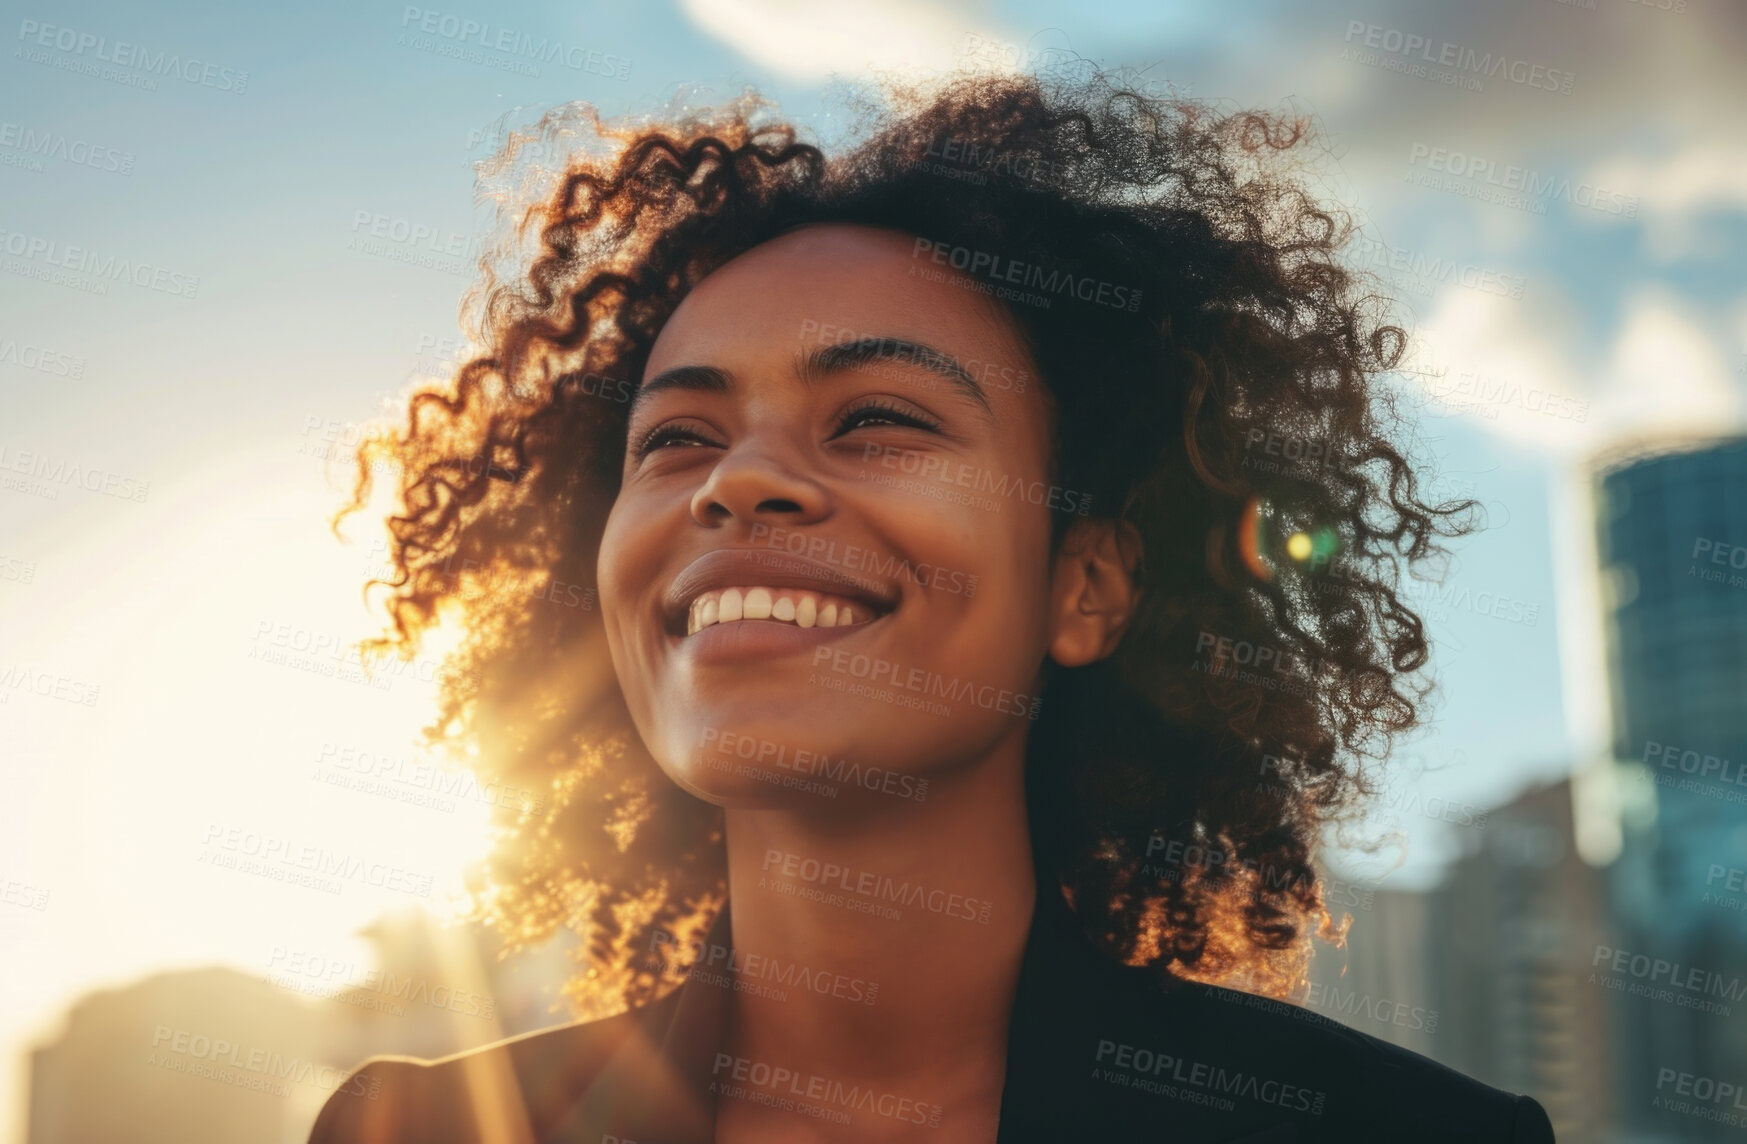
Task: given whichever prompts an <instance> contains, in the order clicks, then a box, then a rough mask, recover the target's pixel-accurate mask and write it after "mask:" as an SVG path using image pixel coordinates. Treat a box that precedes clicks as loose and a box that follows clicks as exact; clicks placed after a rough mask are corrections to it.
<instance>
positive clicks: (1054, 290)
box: [910, 238, 1140, 311]
mask: <svg viewBox="0 0 1747 1144" xmlns="http://www.w3.org/2000/svg"><path fill="white" fill-rule="evenodd" d="M910 253H911V256H912V257H916V258H920V257H924V256H926V257H927V258H929V259H931V260H932V261H933V262H935V263H936V264H937V265H940V266H950V267H952V268H953V269H954V270H963V271H965V272H966V273H968V274H970V275H971V276H972V277H973V278H974V277H977V276H979V275H980V276H982V277H985V278H988V279H989V280H990V281H993V282H1007V283H1010V284H1012V285H1015V286H1024V287H1025V288H1027V289H1029V290H1036V291H1039V292H1040V293H1043V294H1054V295H1058V296H1059V295H1061V294H1068V295H1070V296H1072V297H1074V298H1078V299H1079V300H1080V301H1082V302H1096V303H1097V304H1098V305H1100V306H1109V307H1110V308H1111V309H1113V310H1129V311H1134V310H1138V309H1139V308H1140V291H1139V290H1135V289H1133V288H1131V287H1128V286H1117V285H1114V284H1113V283H1110V282H1105V281H1103V280H1102V279H1098V278H1093V277H1091V276H1090V275H1086V276H1084V277H1081V276H1080V275H1077V274H1070V273H1068V272H1067V271H1064V270H1046V269H1044V268H1043V267H1042V266H1039V265H1038V264H1037V263H1035V262H1021V261H1019V260H1018V259H1016V258H1007V257H1005V256H1003V255H999V254H992V253H990V252H989V251H986V250H972V249H971V248H970V247H968V246H954V245H952V244H951V243H946V242H935V241H934V240H932V239H927V238H918V239H917V240H916V245H915V248H914V249H913V250H911V252H910Z"/></svg>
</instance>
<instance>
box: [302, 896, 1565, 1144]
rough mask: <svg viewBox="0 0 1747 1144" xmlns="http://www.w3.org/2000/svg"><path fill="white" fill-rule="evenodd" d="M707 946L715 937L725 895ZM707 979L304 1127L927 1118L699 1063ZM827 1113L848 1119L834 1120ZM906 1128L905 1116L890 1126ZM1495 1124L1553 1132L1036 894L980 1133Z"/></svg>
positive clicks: (373, 1084) (386, 1133) (720, 939)
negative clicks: (1118, 948)
mask: <svg viewBox="0 0 1747 1144" xmlns="http://www.w3.org/2000/svg"><path fill="white" fill-rule="evenodd" d="M709 940H710V941H711V942H712V943H713V944H716V945H720V946H724V947H726V946H728V945H729V944H730V942H729V931H728V911H727V910H726V909H724V910H723V911H722V913H721V914H720V915H719V916H718V917H717V918H716V921H715V924H714V926H713V927H712V929H711V932H710V939H709ZM721 980H722V979H721V978H716V979H715V980H714V981H713V980H712V979H711V978H694V979H689V980H687V981H686V983H685V984H683V985H681V986H680V987H679V988H677V989H675V990H674V991H673V992H671V993H669V994H667V995H666V996H664V997H662V998H661V999H660V1000H658V1001H656V1002H654V1003H652V1004H650V1005H646V1006H643V1007H642V1008H639V1009H634V1010H631V1011H630V1012H627V1013H622V1014H620V1015H618V1016H616V1017H609V1018H606V1019H605V1020H600V1021H591V1022H584V1023H578V1024H572V1025H564V1026H560V1027H558V1028H555V1029H546V1030H543V1031H540V1032H536V1033H529V1034H527V1035H525V1036H520V1037H512V1038H510V1039H509V1040H505V1041H499V1042H498V1043H496V1044H493V1045H487V1046H485V1047H484V1048H481V1049H476V1050H474V1051H472V1052H465V1053H458V1054H456V1055H454V1056H450V1057H444V1058H442V1059H440V1060H435V1061H420V1060H414V1059H412V1058H409V1057H373V1058H371V1059H370V1060H368V1061H366V1062H365V1063H364V1065H363V1066H362V1067H361V1068H360V1069H359V1070H358V1071H357V1072H356V1073H355V1074H354V1075H353V1076H352V1077H351V1078H350V1079H349V1080H348V1081H347V1082H346V1083H344V1084H342V1085H341V1086H340V1087H339V1089H338V1090H336V1092H335V1093H334V1095H333V1096H332V1097H330V1098H329V1100H328V1102H327V1104H326V1106H325V1107H323V1109H322V1111H321V1115H320V1116H319V1117H318V1118H317V1119H316V1123H315V1128H314V1130H313V1131H312V1132H311V1134H310V1137H309V1141H310V1144H390V1142H395V1144H447V1142H451V1141H481V1140H492V1141H504V1142H514V1144H535V1142H537V1144H559V1142H564V1144H572V1142H574V1144H710V1141H711V1138H712V1130H713V1125H714V1108H715V1104H714V1102H715V1100H716V1099H717V1094H718V1092H723V1093H726V1094H728V1095H730V1096H731V1097H734V1098H743V1099H756V1100H760V1101H761V1102H764V1103H781V1102H792V1103H790V1104H787V1105H786V1106H787V1107H791V1108H796V1109H797V1114H806V1115H810V1116H814V1117H816V1118H818V1120H819V1123H820V1125H821V1127H822V1128H823V1129H825V1130H826V1134H827V1135H828V1132H829V1125H830V1124H832V1123H838V1124H842V1123H846V1122H862V1123H866V1122H867V1121H868V1120H873V1122H874V1123H879V1121H878V1120H877V1119H874V1118H878V1117H887V1118H890V1122H891V1123H892V1125H893V1127H894V1128H896V1129H899V1130H900V1135H901V1136H902V1137H903V1138H908V1139H917V1140H926V1139H928V1138H929V1136H930V1132H929V1129H928V1127H927V1122H928V1120H929V1119H930V1116H931V1114H930V1112H929V1109H930V1107H931V1106H928V1105H914V1104H912V1103H911V1102H909V1101H900V1100H899V1099H898V1097H897V1094H888V1093H881V1092H873V1091H868V1090H863V1089H856V1088H851V1087H845V1086H844V1085H842V1084H836V1083H834V1082H832V1081H831V1080H830V1079H829V1078H821V1077H813V1076H809V1075H807V1074H806V1071H805V1064H804V1062H799V1063H797V1064H798V1067H794V1068H792V1070H791V1074H790V1075H788V1076H785V1077H780V1078H779V1077H776V1076H775V1075H767V1070H758V1071H754V1070H753V1069H751V1068H743V1069H741V1070H740V1075H739V1076H738V1077H736V1076H735V1075H734V1069H733V1068H732V1067H725V1068H723V1069H722V1071H721V1073H720V1075H716V1074H715V1073H713V1071H712V1066H713V1064H714V1062H715V1059H716V1049H717V1045H718V1044H719V1036H720V1033H721V1030H722V1022H723V1019H724V1017H725V1015H726V1001H727V999H728V992H727V990H726V989H725V988H723V987H722V985H721V984H720V983H719V982H720V981H721ZM845 1117H850V1118H853V1120H852V1121H845V1119H844V1118H845ZM906 1122H907V1123H911V1124H914V1125H915V1128H914V1131H913V1132H905V1131H903V1127H904V1125H905V1123H906ZM1161 1140H1169V1141H1172V1142H1173V1144H1176V1142H1183V1144H1187V1142H1191V1141H1197V1142H1199V1141H1205V1142H1207V1144H1215V1142H1224V1144H1311V1142H1313V1141H1317V1142H1321V1141H1329V1142H1333V1141H1341V1142H1350V1141H1369V1140H1391V1141H1393V1140H1400V1141H1412V1142H1414V1144H1430V1142H1434V1141H1450V1142H1452V1144H1453V1142H1455V1141H1464V1142H1467V1141H1499V1142H1506V1141H1508V1142H1511V1144H1551V1142H1552V1140H1553V1127H1552V1124H1551V1123H1550V1122H1549V1121H1548V1119H1547V1114H1546V1112H1545V1111H1544V1110H1543V1109H1542V1108H1541V1106H1540V1105H1539V1104H1538V1103H1536V1102H1535V1100H1534V1099H1533V1098H1531V1097H1527V1096H1514V1095H1512V1094H1510V1093H1507V1092H1503V1091H1500V1090H1499V1089H1496V1088H1492V1087H1490V1086H1488V1085H1485V1084H1482V1083H1480V1082H1479V1081H1477V1080H1473V1079H1471V1078H1469V1077H1466V1076H1464V1075H1462V1074H1461V1073H1458V1072H1456V1071H1454V1070H1452V1069H1449V1068H1446V1067H1445V1066H1443V1065H1441V1064H1438V1063H1437V1062H1435V1061H1433V1060H1431V1059H1429V1058H1427V1057H1423V1056H1420V1055H1419V1054H1417V1053H1413V1052H1409V1051H1408V1050H1406V1049H1402V1048H1398V1047H1396V1046H1394V1045H1391V1044H1389V1043H1388V1042H1386V1041H1382V1040H1379V1039H1378V1038H1376V1037H1373V1036H1370V1035H1369V1034H1366V1033H1360V1032H1357V1031H1355V1030H1352V1029H1349V1028H1347V1027H1346V1026H1344V1025H1341V1024H1339V1023H1338V1022H1335V1021H1332V1020H1330V1019H1328V1018H1326V1017H1323V1016H1320V1015H1318V1014H1315V1013H1312V1012H1309V1011H1307V1010H1304V1009H1300V1008H1299V1007H1297V1006H1293V1005H1286V1004H1281V1003H1278V1002H1274V1001H1270V1000H1267V999H1264V998H1260V997H1253V996H1251V995H1249V994H1245V993H1237V992H1234V991H1232V990H1229V989H1219V988H1215V987H1213V986H1207V985H1200V984H1196V983H1193V982H1176V983H1170V984H1161V982H1160V981H1159V978H1158V975H1157V974H1156V973H1152V972H1148V971H1146V970H1140V969H1134V968H1131V967H1128V966H1123V965H1120V964H1117V963H1115V962H1113V961H1111V960H1110V959H1109V958H1108V957H1105V956H1104V955H1102V954H1100V953H1099V952H1098V951H1097V950H1096V949H1094V948H1093V947H1092V945H1091V943H1090V942H1088V941H1087V940H1086V939H1085V938H1084V937H1083V936H1082V935H1081V934H1080V931H1079V930H1078V928H1077V927H1076V926H1075V924H1074V920H1073V917H1072V914H1071V912H1070V911H1069V909H1068V907H1067V905H1066V903H1065V902H1063V901H1062V900H1061V899H1060V897H1059V896H1058V895H1056V894H1051V893H1044V892H1041V891H1040V892H1039V895H1038V905H1037V910H1036V913H1035V915H1034V916H1033V919H1032V923H1031V932H1030V935H1029V937H1028V939H1027V944H1026V948H1025V955H1024V961H1023V963H1022V965H1021V969H1020V977H1019V989H1018V993H1017V996H1016V997H1015V999H1014V1006H1013V1013H1012V1027H1011V1030H1010V1033H1009V1036H1008V1042H1007V1078H1006V1085H1005V1087H1004V1089H1003V1090H1002V1093H1001V1121H1000V1130H999V1141H998V1144H1019V1142H1022V1141H1023V1142H1030V1141H1039V1142H1049V1144H1057V1142H1061V1141H1073V1142H1080V1141H1097V1142H1099V1144H1126V1142H1129V1141H1135V1142H1139V1141H1146V1142H1148V1144H1153V1142H1155V1141H1161Z"/></svg>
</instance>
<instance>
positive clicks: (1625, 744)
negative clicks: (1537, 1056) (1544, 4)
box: [1595, 439, 1747, 1141]
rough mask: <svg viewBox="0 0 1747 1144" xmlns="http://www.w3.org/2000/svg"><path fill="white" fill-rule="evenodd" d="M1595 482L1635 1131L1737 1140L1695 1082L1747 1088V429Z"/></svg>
mask: <svg viewBox="0 0 1747 1144" xmlns="http://www.w3.org/2000/svg"><path fill="white" fill-rule="evenodd" d="M1595 486H1596V498H1595V500H1596V506H1597V510H1596V515H1597V520H1596V547H1597V553H1598V557H1599V560H1600V563H1601V573H1602V580H1601V583H1602V585H1603V610H1604V616H1603V631H1604V635H1605V638H1606V647H1607V655H1608V675H1609V679H1610V692H1611V694H1610V700H1611V702H1610V704H1609V706H1610V708H1611V710H1612V727H1611V728H1610V731H1611V739H1612V755H1613V759H1614V768H1615V769H1614V778H1615V783H1616V788H1617V791H1618V797H1619V803H1620V806H1621V839H1622V841H1621V852H1620V856H1619V859H1618V860H1617V861H1616V862H1615V863H1613V865H1612V866H1611V867H1610V870H1609V874H1610V877H1609V880H1608V887H1609V894H1610V898H1611V905H1612V908H1613V911H1614V913H1615V916H1616V919H1617V923H1618V926H1619V930H1620V937H1619V941H1618V943H1617V945H1615V946H1614V947H1613V948H1614V950H1615V951H1624V952H1626V953H1628V954H1629V955H1631V956H1630V957H1628V958H1627V959H1625V960H1624V961H1623V962H1621V961H1620V959H1619V958H1618V956H1617V952H1616V954H1615V955H1614V956H1611V957H1609V958H1607V959H1604V962H1603V967H1604V968H1606V969H1610V970H1612V972H1611V973H1610V977H1611V978H1612V979H1613V980H1614V981H1615V982H1616V983H1617V984H1616V988H1617V990H1618V991H1617V992H1616V993H1615V1001H1616V1007H1617V1010H1618V1017H1619V1020H1620V1023H1621V1028H1622V1033H1623V1036H1622V1038H1621V1052H1620V1054H1619V1055H1618V1057H1617V1064H1618V1071H1617V1073H1616V1080H1617V1084H1618V1089H1619V1092H1620V1099H1621V1104H1622V1107H1623V1108H1624V1109H1625V1112H1626V1115H1625V1124H1626V1127H1627V1130H1628V1132H1627V1135H1626V1136H1625V1137H1624V1138H1626V1139H1631V1140H1642V1141H1661V1140H1670V1141H1672V1140H1709V1139H1717V1140H1722V1139H1740V1138H1741V1132H1742V1127H1743V1126H1742V1125H1733V1124H1730V1123H1727V1121H1726V1120H1718V1119H1711V1118H1710V1116H1711V1115H1712V1114H1728V1113H1729V1109H1728V1108H1727V1105H1724V1106H1722V1107H1720V1108H1717V1109H1707V1108H1706V1107H1705V1102H1704V1101H1703V1100H1697V1099H1693V1094H1694V1093H1695V1092H1697V1091H1702V1090H1703V1089H1704V1088H1705V1087H1706V1086H1705V1085H1703V1084H1700V1083H1698V1078H1705V1079H1706V1080H1708V1081H1709V1082H1710V1084H1711V1085H1712V1086H1714V1085H1715V1084H1717V1083H1727V1084H1735V1085H1742V1086H1747V894H1744V893H1743V892H1742V891H1743V888H1744V887H1743V880H1744V879H1747V773H1744V772H1747V439H1730V440H1720V441H1711V442H1683V443H1679V444H1677V445H1675V446H1673V447H1669V446H1666V445H1662V446H1652V447H1637V448H1633V449H1628V450H1622V451H1619V452H1617V453H1615V454H1612V455H1609V456H1607V457H1604V458H1602V459H1601V460H1600V461H1599V462H1598V463H1597V465H1596V467H1595ZM1638 958H1643V959H1647V961H1648V963H1649V967H1650V968H1649V969H1647V970H1641V971H1640V969H1639V967H1640V966H1642V965H1643V964H1644V962H1642V961H1638V960H1637V959H1638ZM1621 964H1623V965H1624V972H1621V970H1620V969H1618V968H1616V966H1618V965H1621ZM1662 965H1666V966H1668V967H1669V968H1667V969H1662V968H1660V966H1662ZM1682 1089H1685V1090H1686V1091H1685V1092H1682V1091H1681V1090H1682ZM1671 1104H1672V1105H1673V1106H1674V1110H1673V1111H1671V1110H1670V1105H1671ZM1736 1114H1737V1115H1738V1110H1737V1113H1736Z"/></svg>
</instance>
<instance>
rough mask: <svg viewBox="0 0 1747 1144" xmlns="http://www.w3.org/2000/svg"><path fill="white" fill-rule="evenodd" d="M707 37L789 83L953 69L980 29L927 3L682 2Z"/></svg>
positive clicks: (958, 11) (964, 15)
mask: <svg viewBox="0 0 1747 1144" xmlns="http://www.w3.org/2000/svg"><path fill="white" fill-rule="evenodd" d="M682 7H683V8H684V10H685V13H686V14H687V15H688V16H690V17H691V19H692V20H693V22H695V23H696V24H697V26H698V27H700V28H702V29H703V30H704V31H706V32H709V33H710V34H711V35H713V36H715V37H716V38H718V39H720V40H721V41H723V42H724V43H726V44H728V45H729V46H730V47H732V48H734V49H735V50H736V51H739V52H740V53H742V54H743V55H745V56H746V57H748V58H749V59H752V60H755V61H757V62H758V63H759V64H761V65H763V66H764V67H766V68H769V69H770V70H771V71H773V72H776V73H777V74H779V75H782V76H784V77H785V78H787V79H791V80H798V81H802V82H809V83H817V82H820V81H823V80H825V79H828V78H830V76H831V75H832V73H834V72H839V73H846V74H860V73H863V72H865V71H867V70H868V69H870V68H871V69H878V70H881V71H897V72H901V73H902V72H912V71H922V70H926V71H929V72H934V71H939V70H942V69H946V68H950V67H951V66H952V65H953V64H954V63H955V62H956V61H957V60H958V58H959V56H960V55H961V54H962V52H963V48H964V43H965V36H966V35H967V34H970V33H973V32H978V31H979V25H978V23H977V22H976V21H975V20H974V19H973V17H972V16H971V14H970V12H969V11H968V10H967V9H966V8H965V7H964V6H961V5H954V4H946V3H933V4H931V3H926V2H924V0H857V2H856V3H853V4H818V3H808V2H805V0H682Z"/></svg>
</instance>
